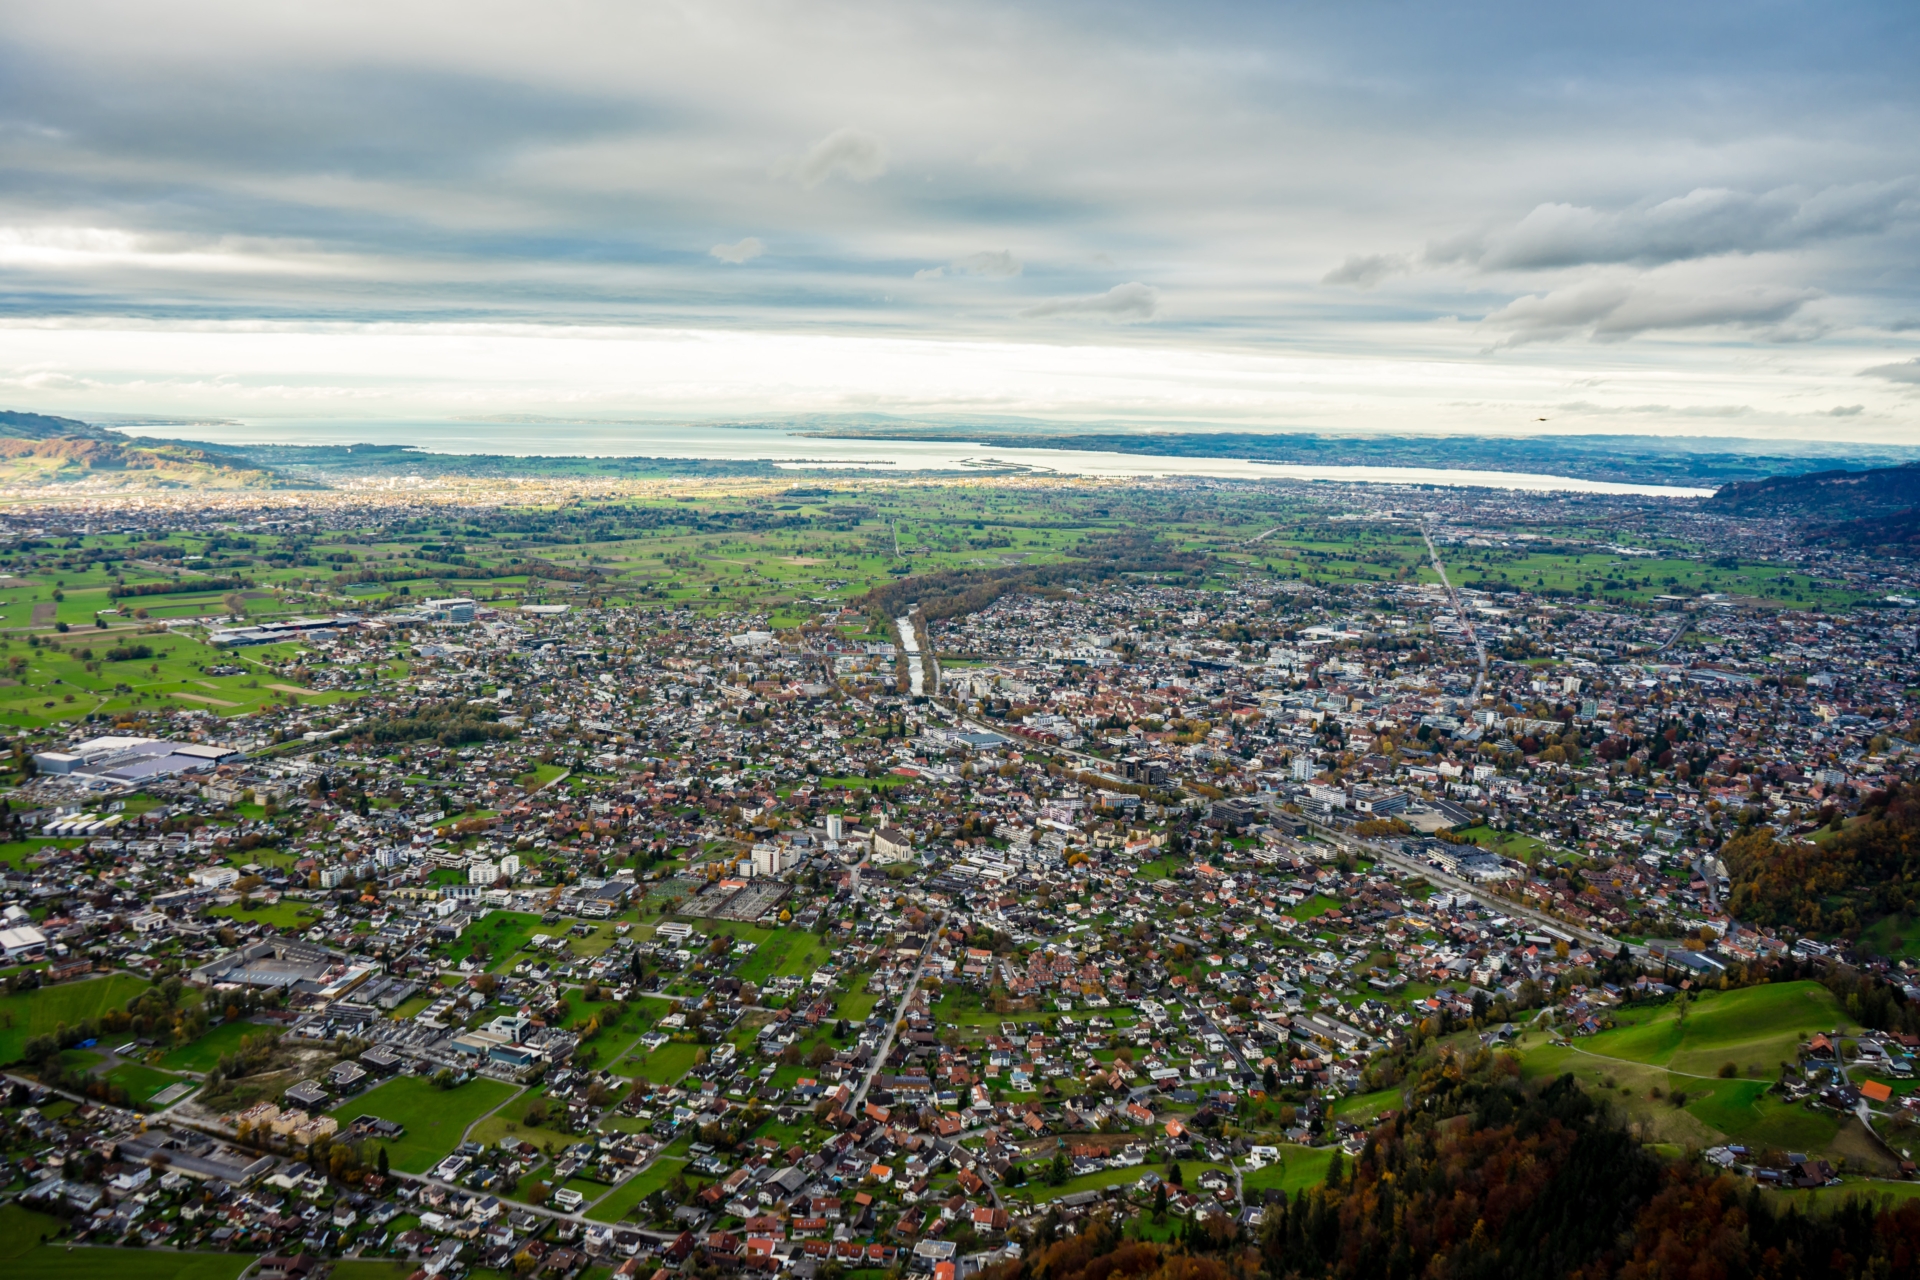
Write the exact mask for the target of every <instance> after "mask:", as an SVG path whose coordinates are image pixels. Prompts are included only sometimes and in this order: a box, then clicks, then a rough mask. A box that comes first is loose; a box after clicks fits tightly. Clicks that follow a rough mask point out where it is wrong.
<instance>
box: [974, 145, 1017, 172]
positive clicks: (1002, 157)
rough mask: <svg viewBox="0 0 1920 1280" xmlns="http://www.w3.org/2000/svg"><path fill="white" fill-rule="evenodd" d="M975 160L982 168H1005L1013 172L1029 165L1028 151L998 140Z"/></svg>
mask: <svg viewBox="0 0 1920 1280" xmlns="http://www.w3.org/2000/svg"><path fill="white" fill-rule="evenodd" d="M973 162H974V163H975V164H977V165H979V166H981V167H982V168H986V169H1005V170H1007V171H1008V172H1009V173H1013V172H1017V171H1019V170H1021V169H1024V168H1026V167H1027V153H1026V152H1025V151H1022V150H1021V149H1020V148H1019V147H1015V146H1011V145H1009V144H1008V143H1005V142H996V143H994V144H993V145H992V146H990V147H988V148H987V149H986V150H985V151H982V152H981V153H980V154H979V155H977V156H975V157H974V158H973Z"/></svg>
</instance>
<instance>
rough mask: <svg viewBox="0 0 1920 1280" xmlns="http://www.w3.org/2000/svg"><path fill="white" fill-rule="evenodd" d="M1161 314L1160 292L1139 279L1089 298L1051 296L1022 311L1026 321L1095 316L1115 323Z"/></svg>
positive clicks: (1144, 319) (1126, 322) (1141, 321)
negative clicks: (1055, 317)
mask: <svg viewBox="0 0 1920 1280" xmlns="http://www.w3.org/2000/svg"><path fill="white" fill-rule="evenodd" d="M1159 314H1160V291H1159V290H1158V289H1155V288H1154V287H1152V286H1151V285H1144V284H1141V283H1139V282H1138V281H1131V282H1129V283H1127V284H1117V285H1115V286H1113V288H1111V289H1109V290H1107V291H1106V292H1105V293H1096V294H1094V295H1093V296H1092V297H1087V298H1048V299H1047V300H1046V301H1044V302H1036V303H1034V304H1033V305H1032V306H1030V307H1028V308H1026V309H1025V310H1024V311H1022V312H1020V318H1021V319H1022V320H1039V319H1042V318H1044V317H1046V316H1095V317H1098V318H1100V319H1103V320H1111V321H1112V322H1113V323H1115V324H1141V323H1144V322H1145V321H1148V320H1151V319H1153V318H1154V317H1155V316H1157V315H1159Z"/></svg>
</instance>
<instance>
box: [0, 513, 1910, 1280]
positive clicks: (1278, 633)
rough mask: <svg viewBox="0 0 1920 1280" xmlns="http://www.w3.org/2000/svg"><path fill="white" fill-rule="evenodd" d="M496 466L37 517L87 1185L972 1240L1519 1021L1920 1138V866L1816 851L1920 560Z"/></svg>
mask: <svg viewBox="0 0 1920 1280" xmlns="http://www.w3.org/2000/svg"><path fill="white" fill-rule="evenodd" d="M457 492H458V493H459V498H458V501H446V502H440V501H436V500H435V499H434V498H433V497H432V495H431V494H427V495H423V494H421V493H419V492H409V493H407V494H404V495H401V496H400V497H395V498H391V499H381V498H377V497H369V496H367V495H365V494H355V495H351V496H350V498H340V497H338V496H337V495H325V494H297V495H294V494H287V495H274V496H271V497H262V496H260V495H246V496H233V495H228V496H224V497H220V498H218V499H214V498H207V497H199V498H195V497H189V496H178V497H172V498H149V499H145V500H143V501H142V502H141V503H140V504H138V506H133V505H129V504H124V503H123V504H120V505H118V506H116V505H115V504H114V503H111V502H107V501H105V500H100V499H88V500H86V501H84V502H80V501H76V502H69V503H65V504H60V505H49V506H44V507H37V508H36V507H24V506H14V507H10V508H8V509H7V510H6V511H5V512H4V513H3V514H0V525H4V526H5V532H4V538H3V539H0V566H4V568H5V571H6V575H7V576H6V577H4V578H0V594H4V595H5V596H6V599H5V600H4V601H0V609H4V610H5V621H6V625H7V628H8V629H7V631H6V633H5V636H4V639H0V663H4V664H6V666H7V670H8V671H9V673H10V677H11V678H10V679H8V680H7V681H6V685H7V687H6V688H4V689H0V724H4V725H5V726H6V727H7V731H8V733H9V734H10V737H11V758H10V759H9V760H8V761H7V762H6V763H7V768H8V770H9V774H8V781H9V784H10V789H9V790H8V791H7V792H6V797H5V798H6V812H5V814H4V816H3V818H0V820H3V821H4V823H5V825H6V826H7V828H8V830H7V831H6V832H5V833H4V834H5V836H6V843H4V844H0V858H4V861H5V863H6V866H5V872H4V907H3V908H0V910H3V911H4V915H5V921H4V923H5V926H6V927H5V928H4V929H0V945H3V946H4V951H5V962H6V967H5V969H4V970H0V981H3V982H4V986H5V995H4V996H0V1057H3V1058H4V1059H5V1062H6V1068H7V1074H6V1077H5V1079H6V1087H7V1089H8V1090H9V1092H8V1095H7V1097H6V1099H5V1102H6V1109H5V1113H4V1115H5V1123H4V1130H3V1131H4V1134H5V1137H6V1141H5V1143H4V1146H3V1148H0V1150H3V1151H4V1156H5V1162H6V1171H5V1173H4V1174H0V1177H5V1178H7V1179H8V1180H9V1181H8V1183H7V1186H6V1188H5V1198H6V1203H5V1204H4V1205H3V1206H0V1215H4V1216H6V1217H8V1218H10V1219H11V1221H12V1226H13V1228H14V1230H13V1232H12V1234H13V1235H14V1236H15V1237H17V1238H18V1239H19V1240H21V1241H24V1242H26V1243H27V1245H30V1246H37V1247H39V1248H45V1249H52V1248H71V1247H74V1246H83V1247H100V1246H164V1247H165V1248H166V1249H170V1250H187V1251H196V1252H201V1253H206V1254H210V1255H214V1256H215V1257H218V1258H221V1259H223V1260H224V1259H226V1258H228V1257H230V1258H231V1259H232V1261H233V1265H232V1266H231V1267H229V1268H227V1269H226V1270H224V1271H209V1272H207V1274H208V1275H219V1276H221V1277H223V1280H234V1277H237V1276H238V1275H239V1274H240V1269H241V1268H242V1267H247V1268H251V1271H250V1274H255V1275H259V1276H263V1277H267V1278H268V1280H275V1278H286V1277H294V1276H306V1275H309V1274H313V1273H315V1272H316V1270H318V1269H329V1268H330V1269H331V1270H332V1271H333V1272H334V1273H335V1274H336V1275H338V1276H340V1277H342V1280H385V1278H386V1277H389V1276H390V1277H393V1278H394V1280H399V1278H400V1277H406V1276H415V1275H424V1276H428V1277H439V1276H449V1277H455V1278H456V1280H457V1278H459V1277H465V1276H475V1277H495V1276H504V1275H507V1274H514V1275H521V1276H546V1275H552V1276H558V1277H562V1278H563V1280H566V1278H570V1277H575V1276H586V1277H589V1280H600V1278H601V1277H606V1276H621V1277H625V1276H633V1275H645V1276H648V1277H652V1276H654V1275H655V1274H656V1273H657V1272H659V1271H661V1270H662V1269H665V1270H668V1271H672V1270H676V1269H681V1268H687V1269H696V1270H698V1271H699V1273H700V1274H702V1275H705V1274H708V1269H709V1268H713V1269H718V1270H719V1271H723V1272H739V1271H749V1272H760V1273H765V1274H770V1275H771V1274H778V1273H788V1272H791V1273H793V1274H796V1275H799V1276H839V1275H844V1274H846V1273H849V1272H856V1271H862V1272H873V1273H876V1274H878V1273H882V1272H884V1273H888V1274H896V1273H909V1272H918V1273H926V1274H930V1275H932V1276H935V1277H937V1280H957V1278H963V1277H965V1276H967V1275H971V1274H973V1273H975V1272H978V1271H981V1270H983V1269H986V1268H989V1267H992V1266H994V1265H996V1264H1000V1263H1004V1262H1006V1261H1008V1260H1010V1259H1016V1258H1019V1257H1021V1256H1022V1254H1023V1251H1026V1250H1031V1249H1032V1248H1034V1247H1035V1246H1036V1245H1037V1244H1044V1243H1046V1242H1048V1241H1050V1240H1052V1239H1054V1238H1055V1237H1056V1236H1057V1234H1058V1233H1059V1232H1060V1231H1061V1229H1062V1228H1063V1227H1066V1226H1071V1225H1073V1224H1084V1223H1086V1222H1090V1221H1092V1220H1094V1219H1095V1218H1099V1219H1101V1220H1103V1221H1107V1222H1111V1223H1115V1224H1119V1225H1118V1228H1117V1229H1119V1230H1123V1231H1125V1232H1128V1233H1131V1234H1132V1236H1133V1237H1134V1238H1137V1239H1141V1240H1155V1241H1165V1240H1168V1239H1171V1238H1174V1237H1175V1236H1179V1237H1180V1238H1185V1239H1201V1238H1211V1239H1215V1240H1232V1239H1235V1238H1258V1237H1259V1234H1260V1232H1261V1229H1262V1223H1263V1221H1268V1220H1275V1221H1277V1220H1278V1219H1277V1218H1270V1215H1273V1214H1275V1213H1276V1212H1278V1213H1281V1214H1284V1212H1285V1210H1286V1209H1287V1206H1288V1205H1289V1204H1290V1203H1291V1202H1293V1201H1295V1200H1299V1201H1300V1202H1301V1203H1304V1197H1305V1195H1306V1193H1307V1192H1309V1191H1310V1190H1313V1189H1316V1188H1320V1187H1322V1186H1325V1185H1330V1184H1331V1185H1337V1184H1338V1182H1339V1180H1340V1178H1341V1177H1342V1176H1343V1170H1344V1169H1345V1168H1346V1167H1349V1166H1351V1165H1352V1164H1353V1163H1354V1162H1355V1161H1358V1160H1362V1159H1363V1158H1364V1157H1365V1155H1366V1153H1367V1152H1369V1151H1370V1150H1372V1147H1371V1145H1370V1144H1371V1143H1372V1142H1373V1141H1374V1137H1373V1135H1374V1133H1375V1130H1376V1128H1377V1127H1378V1126H1379V1125H1381V1124H1383V1123H1387V1122H1390V1121H1392V1120H1393V1118H1394V1117H1395V1116H1396V1115H1397V1114H1399V1113H1400V1112H1401V1111H1403V1110H1404V1109H1405V1108H1406V1107H1407V1106H1408V1104H1409V1098H1410V1096H1411V1095H1410V1094H1409V1090H1410V1089H1411V1088H1412V1087H1413V1082H1414V1081H1416V1080H1417V1079H1419V1078H1420V1077H1421V1073H1422V1072H1423V1071H1426V1070H1430V1069H1432V1068H1433V1065H1434V1064H1435V1063H1436V1062H1442V1061H1448V1060H1453V1059H1459V1060H1462V1061H1464V1060H1466V1059H1468V1058H1472V1057H1474V1056H1475V1055H1481V1054H1497V1055H1502V1060H1503V1061H1508V1062H1510V1063H1511V1064H1512V1069H1513V1071H1514V1072H1516V1073H1519V1074H1520V1075H1521V1076H1522V1077H1524V1078H1532V1077H1539V1076H1550V1075H1557V1074H1561V1073H1566V1074H1570V1075H1571V1076H1573V1077H1574V1078H1575V1079H1577V1080H1578V1081H1579V1082H1580V1083H1581V1084H1582V1085H1583V1086H1585V1087H1587V1088H1589V1089H1591V1090H1593V1091H1595V1092H1602V1091H1604V1092H1605V1093H1606V1094H1607V1095H1608V1096H1609V1097H1611V1098H1614V1099H1617V1106H1618V1107H1620V1108H1621V1109H1622V1110H1623V1112H1624V1114H1625V1116H1626V1118H1627V1121H1628V1123H1630V1125H1631V1126H1632V1127H1633V1131H1634V1132H1635V1133H1636V1135H1637V1136H1638V1137H1639V1138H1640V1139H1641V1140H1642V1141H1644V1142H1645V1143H1647V1144H1649V1145H1650V1146H1655V1147H1659V1148H1661V1149H1663V1150H1670V1151H1671V1152H1672V1153H1673V1154H1675V1155H1681V1154H1685V1156H1686V1158H1689V1159H1695V1160H1700V1161H1704V1162H1707V1163H1709V1164H1711V1165H1712V1166H1713V1167H1714V1168H1716V1169H1725V1170H1728V1171H1731V1172H1732V1173H1734V1174H1737V1175H1738V1176H1740V1177H1743V1178H1746V1179H1749V1180H1750V1181H1751V1182H1752V1184H1753V1185H1755V1186H1758V1187H1764V1188H1767V1189H1768V1191H1769V1194H1779V1195H1783V1196H1784V1195H1787V1194H1791V1193H1794V1192H1795V1191H1796V1190H1798V1191H1804V1190H1806V1189H1810V1188H1815V1187H1821V1186H1826V1185H1829V1184H1839V1185H1842V1186H1844V1185H1848V1184H1855V1183H1857V1184H1860V1185H1865V1186H1871V1187H1873V1188H1875V1189H1876V1190H1880V1191H1885V1192H1886V1194H1895V1193H1896V1192H1897V1193H1898V1194H1901V1195H1906V1194H1909V1193H1908V1192H1907V1191H1906V1190H1905V1188H1908V1187H1910V1186H1914V1185H1916V1184H1912V1183H1909V1182H1907V1181H1905V1180H1906V1179H1907V1178H1908V1177H1909V1176H1910V1175H1911V1174H1912V1173H1913V1172H1914V1163H1913V1160H1912V1159H1911V1150H1910V1148H1911V1145H1912V1144H1913V1142H1914V1136H1915V1130H1916V1126H1920V1112H1917V1111H1916V1109H1915V1108H1917V1107H1920V1091H1916V1090H1920V1083H1917V1082H1916V1081H1915V1079H1914V1067H1913V1064H1914V1057H1915V1054H1916V1052H1920V1037H1917V1036H1916V1035H1915V1034H1914V1032H1916V1031H1920V1025H1917V1024H1916V1022H1915V1020H1914V1018H1913V1017H1912V1016H1911V1015H1909V1014H1908V1012H1907V1010H1908V1009H1909V1007H1910V1004H1911V1002H1915V1001H1920V986H1915V985H1913V983H1914V982H1916V981H1920V979H1916V978H1914V977H1912V966H1913V963H1914V962H1915V959H1916V958H1920V923H1916V922H1915V920H1914V918H1913V916H1912V914H1911V912H1912V910H1913V908H1912V899H1911V898H1907V899H1905V900H1904V901H1901V902H1896V903H1891V904H1889V903H1888V902H1885V901H1880V900H1879V899H1875V900H1874V901H1873V902H1869V901H1867V900H1866V899H1864V898H1854V897H1849V896H1847V892H1846V891H1847V890H1848V889H1850V888H1852V887H1853V886H1850V885H1847V884H1842V883H1840V882H1838V881H1836V882H1835V883H1833V884H1831V885H1824V884H1823V887H1822V889H1821V891H1820V892H1819V893H1818V894H1813V895H1807V894H1803V893H1801V892H1800V891H1799V889H1798V886H1797V885H1795V886H1792V887H1791V888H1790V891H1789V892H1787V893H1786V895H1785V896H1784V897H1783V896H1782V894H1781V892H1780V891H1778V890H1777V889H1776V888H1775V887H1774V886H1773V885H1772V883H1771V878H1774V877H1776V873H1777V870H1778V865H1779V864H1778V859H1779V858H1781V857H1784V856H1786V855H1785V854H1783V853H1781V852H1780V851H1781V850H1813V851H1814V853H1815V854H1818V853H1819V851H1821V850H1834V851H1838V850H1843V849H1852V848H1854V846H1855V845H1859V846H1860V848H1862V849H1865V848H1866V845H1865V843H1864V842H1866V841H1867V840H1868V839H1869V838H1870V833H1872V832H1874V831H1878V830H1880V829H1881V827H1882V826H1884V825H1885V824H1890V823H1896V822H1901V821H1905V820H1906V819H1905V818H1904V817H1903V816H1902V815H1904V814H1905V812H1906V810H1905V809H1903V808H1902V805H1903V804H1905V803H1906V801H1905V799H1904V797H1905V796H1906V794H1907V793H1906V790H1905V788H1907V786H1908V785H1909V781H1908V780H1909V779H1910V778H1911V775H1912V771H1913V761H1912V759H1911V752H1912V751H1913V749H1914V743H1915V742H1916V740H1920V723H1916V721H1915V719H1914V713H1913V709H1912V707H1911V705H1910V695H1911V694H1912V693H1913V692H1914V690H1915V689H1916V688H1920V669H1917V668H1920V640H1917V639H1916V635H1915V629H1914V628H1915V619H1914V616H1913V610H1914V609H1916V608H1920V598H1916V597H1917V596H1920V589H1917V588H1916V584H1915V583H1914V580H1913V575H1912V574H1911V572H1910V571H1909V570H1908V569H1907V568H1906V567H1904V566H1903V565H1902V564H1900V563H1898V562H1892V561H1888V560H1886V559H1884V558H1883V557H1881V556H1879V555H1878V554H1875V553H1872V552H1869V551H1859V550H1853V549H1849V548H1845V547H1833V546H1823V545H1811V544H1809V545H1807V546H1805V547H1804V548H1801V547H1798V546H1797V544H1796V540H1795V538H1794V537H1793V536H1792V535H1791V532H1790V530H1788V529H1787V527H1786V525H1785V524H1784V522H1783V521H1781V520H1778V519H1770V518H1767V517H1765V516H1754V515H1744V514H1742V515H1721V514H1716V513H1714V512H1713V511H1712V510H1711V504H1705V505H1700V504H1694V505H1688V506H1685V507H1680V508H1675V507H1674V505H1673V504H1671V503H1670V502H1669V500H1663V499H1634V498H1619V499H1608V498H1604V497H1595V496H1585V497H1583V498H1581V499H1579V500H1574V499H1569V498H1565V497H1560V498H1550V497H1540V496H1530V495H1525V494H1512V495H1488V494H1486V493H1483V492H1478V491H1465V490H1463V491H1438V490H1431V489H1412V488H1408V489H1394V488H1389V487H1384V486H1352V487H1333V486H1309V485H1285V484H1278V483H1276V484H1253V483H1248V484H1241V485H1232V484H1225V483H1220V484H1207V485H1195V484H1191V483H1176V482H1161V483H1159V484H1157V485H1146V484H1141V485H1132V486H1121V485H1084V484H1082V485H1071V484H1055V483H1052V482H1041V481H1032V482H1026V483H1024V484H1023V485H1020V486H1015V485H1006V484H993V483H989V482H955V483H952V484H937V485H936V484H924V485H911V486H907V485H892V484H889V483H885V482H872V481H833V482H822V483H820V484H818V485H809V486H798V487H795V486H792V485H785V486H782V485H768V484H765V483H763V482H753V483H752V484H747V483H745V482H733V483H732V487H724V486H721V485H715V486H712V487H710V488H708V489H703V490H701V491H700V492H699V494H698V503H697V504H696V505H695V506H692V507H689V506H688V505H687V495H686V494H685V493H684V492H682V493H680V494H678V495H666V494H659V493H654V494H644V495H643V494H635V493H631V492H603V493H594V494H587V495H579V494H575V495H573V496H572V497H571V499H568V498H567V497H565V496H558V495H545V496H547V497H550V498H551V499H552V500H551V501H550V502H548V503H545V504H536V505H520V504H518V503H516V502H515V501H513V500H511V499H509V498H498V499H496V500H495V501H494V502H492V503H490V504H489V503H476V502H475V501H474V496H473V493H472V491H471V490H459V491H457ZM522 496H523V497H524V495H522ZM1149 517H1152V518H1157V519H1158V520H1159V524H1158V525H1157V526H1156V525H1155V524H1153V523H1150V522H1149ZM1849 841H1851V842H1853V843H1852V844H1849V843H1848V842H1849ZM1808 856H1810V857H1811V856H1813V855H1808ZM1835 856H1839V855H1838V853H1836V855H1835ZM1848 856H1857V857H1860V858H1865V857H1866V856H1867V854H1866V853H1864V852H1861V853H1858V854H1857V855H1854V854H1849V855H1848ZM1795 865H1798V864H1795ZM1849 865H1852V864H1849ZM1821 874H1826V873H1825V872H1824V871H1820V870H1817V869H1808V870H1806V871H1805V873H1804V876H1803V878H1805V879H1807V882H1808V883H1813V877H1815V876H1816V875H1821ZM1888 1189H1892V1190H1888ZM41 1242H46V1243H41ZM145 1256H153V1255H151V1254H149V1255H145Z"/></svg>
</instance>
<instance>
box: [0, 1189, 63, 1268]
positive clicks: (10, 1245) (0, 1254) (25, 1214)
mask: <svg viewBox="0 0 1920 1280" xmlns="http://www.w3.org/2000/svg"><path fill="white" fill-rule="evenodd" d="M66 1229H67V1224H66V1221H65V1220H64V1219H61V1218H56V1217H53V1216H52V1215H51V1214H45V1213H35V1212H34V1211H33V1210H31V1209H28V1208H25V1207H24V1206H22V1205H18V1204H12V1203H9V1204H4V1205H0V1259H4V1260H6V1261H12V1260H13V1259H15V1258H18V1257H19V1256H20V1255H21V1254H23V1253H26V1252H28V1251H29V1250H31V1249H35V1248H37V1247H39V1245H40V1242H41V1241H42V1240H43V1239H48V1240H50V1239H52V1238H53V1237H54V1236H57V1235H59V1234H60V1233H61V1232H62V1231H65V1230H66Z"/></svg>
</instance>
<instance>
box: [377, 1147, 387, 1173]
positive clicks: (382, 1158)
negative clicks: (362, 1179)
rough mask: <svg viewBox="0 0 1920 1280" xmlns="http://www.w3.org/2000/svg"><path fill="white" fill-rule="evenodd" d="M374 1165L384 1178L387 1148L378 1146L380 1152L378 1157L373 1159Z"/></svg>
mask: <svg viewBox="0 0 1920 1280" xmlns="http://www.w3.org/2000/svg"><path fill="white" fill-rule="evenodd" d="M374 1167H375V1168H377V1169H378V1170H379V1171H380V1176H381V1177H383V1178H384V1177H386V1176H387V1149H386V1148H385V1147H381V1148H380V1154H379V1156H378V1158H376V1159H375V1160H374Z"/></svg>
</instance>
